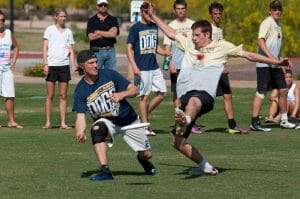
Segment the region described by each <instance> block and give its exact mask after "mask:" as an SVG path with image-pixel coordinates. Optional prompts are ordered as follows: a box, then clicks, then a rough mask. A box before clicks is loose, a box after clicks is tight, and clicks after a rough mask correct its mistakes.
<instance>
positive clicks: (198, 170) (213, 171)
mask: <svg viewBox="0 0 300 199" xmlns="http://www.w3.org/2000/svg"><path fill="white" fill-rule="evenodd" d="M218 173H219V171H218V170H217V169H216V168H215V167H213V168H212V169H210V170H205V169H204V170H202V169H201V168H200V167H197V168H191V169H190V170H189V175H194V176H202V175H211V176H215V175H218Z"/></svg>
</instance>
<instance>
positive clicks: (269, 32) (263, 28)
mask: <svg viewBox="0 0 300 199" xmlns="http://www.w3.org/2000/svg"><path fill="white" fill-rule="evenodd" d="M258 39H265V42H266V46H267V48H268V49H269V51H270V52H271V53H272V54H273V55H274V57H276V58H278V59H279V54H280V48H281V42H282V31H281V27H280V26H279V25H278V23H276V21H275V20H274V19H273V18H272V17H270V16H269V17H267V18H266V19H265V20H264V21H263V22H262V23H261V24H260V26H259V33H258ZM258 54H261V55H265V53H264V52H263V51H262V50H261V49H260V48H258ZM271 66H272V65H270V64H264V63H258V62H257V63H256V67H271Z"/></svg>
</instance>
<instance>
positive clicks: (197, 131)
mask: <svg viewBox="0 0 300 199" xmlns="http://www.w3.org/2000/svg"><path fill="white" fill-rule="evenodd" d="M191 133H193V134H201V133H203V132H202V131H201V127H200V126H197V125H196V124H194V126H193V128H192V130H191Z"/></svg>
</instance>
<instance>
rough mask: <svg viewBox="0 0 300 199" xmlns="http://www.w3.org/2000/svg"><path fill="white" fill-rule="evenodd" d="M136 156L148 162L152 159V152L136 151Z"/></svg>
mask: <svg viewBox="0 0 300 199" xmlns="http://www.w3.org/2000/svg"><path fill="white" fill-rule="evenodd" d="M138 155H139V156H140V158H141V159H143V160H150V159H151V158H152V152H151V150H146V151H138Z"/></svg>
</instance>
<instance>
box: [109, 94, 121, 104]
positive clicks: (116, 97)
mask: <svg viewBox="0 0 300 199" xmlns="http://www.w3.org/2000/svg"><path fill="white" fill-rule="evenodd" d="M124 97H125V96H124V95H123V93H122V92H120V93H112V94H111V95H110V96H109V98H110V100H111V101H113V102H117V103H118V102H119V101H121V100H123V99H124Z"/></svg>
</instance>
